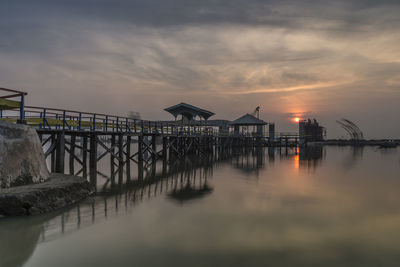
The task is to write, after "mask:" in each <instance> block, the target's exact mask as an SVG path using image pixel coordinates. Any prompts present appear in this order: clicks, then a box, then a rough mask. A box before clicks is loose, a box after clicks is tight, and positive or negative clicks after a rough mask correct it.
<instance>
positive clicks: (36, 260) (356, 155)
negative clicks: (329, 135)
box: [0, 147, 400, 267]
mask: <svg viewBox="0 0 400 267" xmlns="http://www.w3.org/2000/svg"><path fill="white" fill-rule="evenodd" d="M399 171H400V150H399V149H379V148H376V147H366V148H351V147H324V148H319V147H316V148H309V149H307V150H304V149H301V150H296V149H289V150H285V149H282V150H271V149H270V150H268V149H267V148H266V149H261V150H253V151H248V152H246V153H244V154H240V155H234V156H232V157H230V156H226V155H225V156H222V157H220V158H219V159H217V160H215V159H214V160H213V159H210V158H207V159H201V158H199V157H197V158H191V159H189V158H188V159H185V160H182V161H180V162H175V163H174V164H173V165H171V166H169V167H168V170H165V169H164V173H163V171H162V166H156V169H155V170H154V169H151V168H150V169H149V171H148V172H147V174H146V175H145V182H143V183H137V182H133V183H132V184H131V185H130V186H121V187H117V188H116V189H115V190H112V191H109V192H107V193H103V194H100V195H99V196H96V197H95V198H93V199H90V200H87V201H84V202H83V203H80V204H79V205H76V206H73V207H71V208H69V209H66V210H63V211H61V212H57V213H54V214H49V215H46V216H40V217H32V218H15V219H14V218H12V219H9V218H7V219H1V220H0V266H7V267H14V266H26V267H46V266H65V267H70V266H75V267H80V266H82V267H87V266H96V267H100V266H121V267H124V266H267V265H268V266H363V267H364V266H399V262H400V194H399V190H400V175H399ZM166 173H170V174H169V175H167V174H166ZM99 179H100V178H99Z"/></svg>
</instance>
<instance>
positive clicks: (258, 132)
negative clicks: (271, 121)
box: [256, 125, 263, 146]
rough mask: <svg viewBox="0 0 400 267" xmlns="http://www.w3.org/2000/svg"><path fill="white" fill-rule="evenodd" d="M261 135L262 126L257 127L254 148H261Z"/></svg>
mask: <svg viewBox="0 0 400 267" xmlns="http://www.w3.org/2000/svg"><path fill="white" fill-rule="evenodd" d="M262 135H263V125H257V137H256V146H261V137H262Z"/></svg>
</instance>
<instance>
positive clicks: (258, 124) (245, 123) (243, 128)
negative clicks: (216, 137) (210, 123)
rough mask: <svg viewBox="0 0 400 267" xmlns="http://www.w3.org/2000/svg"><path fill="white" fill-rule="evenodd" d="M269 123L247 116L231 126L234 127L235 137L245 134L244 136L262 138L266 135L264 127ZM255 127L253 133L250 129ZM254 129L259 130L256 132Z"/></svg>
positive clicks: (235, 121)
mask: <svg viewBox="0 0 400 267" xmlns="http://www.w3.org/2000/svg"><path fill="white" fill-rule="evenodd" d="M267 124H268V123H267V122H265V121H263V120H260V119H259V118H256V117H255V116H253V115H251V114H246V115H244V116H242V117H240V118H238V119H236V120H234V121H233V122H231V125H232V126H233V133H234V134H235V135H239V134H244V135H253V136H255V135H256V136H262V135H263V133H264V125H267ZM251 126H253V131H252V132H250V130H249V129H250V127H251ZM254 128H256V129H257V130H256V131H254Z"/></svg>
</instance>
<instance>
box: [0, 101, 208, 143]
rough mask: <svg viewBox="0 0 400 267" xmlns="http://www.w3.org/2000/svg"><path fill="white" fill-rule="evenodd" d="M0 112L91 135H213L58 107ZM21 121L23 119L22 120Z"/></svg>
mask: <svg viewBox="0 0 400 267" xmlns="http://www.w3.org/2000/svg"><path fill="white" fill-rule="evenodd" d="M5 110H6V112H1V114H0V118H1V119H2V120H5V121H8V122H13V123H16V122H18V121H19V120H23V121H24V122H25V123H26V124H28V125H30V126H32V127H35V128H37V129H43V130H70V131H93V132H118V133H121V132H123V133H135V134H161V135H190V136H192V135H213V134H215V133H216V131H215V129H212V128H209V127H204V126H187V125H179V124H178V123H169V122H160V121H149V120H140V119H132V118H128V117H122V116H116V115H107V114H101V113H92V112H81V111H75V110H66V109H58V108H47V107H36V106H24V109H23V112H22V114H23V115H22V116H21V115H20V114H18V113H20V111H19V110H17V109H16V108H15V107H13V106H10V107H7V109H5ZM21 118H22V119H21Z"/></svg>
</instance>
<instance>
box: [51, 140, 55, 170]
mask: <svg viewBox="0 0 400 267" xmlns="http://www.w3.org/2000/svg"><path fill="white" fill-rule="evenodd" d="M55 143H56V135H55V134H54V133H52V134H51V146H53V144H55ZM50 165H51V166H50V170H51V172H55V171H56V153H55V150H53V151H52V152H51V156H50Z"/></svg>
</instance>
